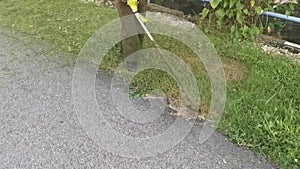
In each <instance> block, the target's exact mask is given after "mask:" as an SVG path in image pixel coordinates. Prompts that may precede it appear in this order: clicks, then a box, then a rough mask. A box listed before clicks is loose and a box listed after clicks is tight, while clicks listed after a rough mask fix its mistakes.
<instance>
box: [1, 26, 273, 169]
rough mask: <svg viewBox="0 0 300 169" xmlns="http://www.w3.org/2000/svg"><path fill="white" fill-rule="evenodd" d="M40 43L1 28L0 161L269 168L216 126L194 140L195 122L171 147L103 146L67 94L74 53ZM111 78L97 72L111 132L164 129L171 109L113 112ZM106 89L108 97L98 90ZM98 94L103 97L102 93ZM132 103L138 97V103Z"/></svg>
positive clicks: (9, 164)
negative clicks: (144, 118)
mask: <svg viewBox="0 0 300 169" xmlns="http://www.w3.org/2000/svg"><path fill="white" fill-rule="evenodd" d="M51 51H52V48H51V47H50V46H48V45H46V44H43V43H38V42H35V41H33V40H31V39H28V38H25V37H23V36H20V35H17V34H16V33H12V32H10V31H7V30H3V29H2V30H0V79H1V80H0V168H1V169H11V168H20V169H27V168H28V169H33V168H43V169H46V168H59V169H62V168H100V169H102V168H104V169H106V168H120V169H123V168H124V169H126V168H128V169H135V168H140V169H146V168H151V169H152V168H164V169H165V168H191V169H198V168H201V169H202V168H203V169H219V168H220V169H221V168H222V169H271V168H275V167H274V166H272V165H270V164H269V163H268V162H266V160H264V159H263V158H261V157H259V156H257V155H255V154H254V153H253V152H251V151H249V150H245V149H243V148H240V147H237V146H235V145H234V144H232V143H230V142H228V141H227V139H226V137H225V136H223V135H222V134H221V133H217V132H215V133H214V134H213V135H212V136H211V137H210V138H209V139H208V141H207V142H205V143H203V144H201V143H200V142H199V139H198V138H199V134H200V133H199V131H200V130H201V126H197V125H196V126H194V127H193V128H192V130H191V131H190V132H189V134H188V135H187V136H186V137H185V139H184V140H183V141H182V142H180V143H179V144H177V145H176V146H174V147H173V148H172V149H171V150H169V151H167V152H165V153H163V154H160V155H157V156H153V157H147V158H128V157H122V156H119V155H115V154H113V153H110V152H108V151H107V150H105V149H104V148H103V147H102V146H101V145H99V144H97V141H95V140H94V139H92V138H91V137H89V136H88V134H87V133H86V131H85V130H84V128H83V127H82V125H81V124H80V122H79V119H78V116H77V114H76V111H75V110H74V103H73V101H72V74H73V69H74V65H75V61H74V60H67V59H66V58H68V57H65V55H64V54H57V53H56V54H51V53H52V52H51ZM109 87H110V77H109V76H107V75H106V74H104V73H103V72H99V74H98V76H97V78H96V96H97V98H101V100H100V99H98V100H97V101H98V103H99V104H101V105H106V106H105V107H102V109H101V111H105V110H109V111H107V112H102V113H104V114H106V115H107V118H108V119H109V120H108V122H109V123H111V124H112V126H113V127H114V129H115V130H116V131H119V132H121V133H123V134H124V133H125V134H127V135H129V136H133V137H134V136H147V135H148V136H149V135H150V136H151V135H155V134H157V133H159V132H161V131H162V130H165V129H166V128H167V127H168V126H169V125H170V124H172V122H174V118H175V117H174V116H171V115H168V114H163V115H161V116H160V118H159V120H160V121H161V122H160V123H159V122H158V121H156V123H154V124H152V125H148V126H147V127H145V126H143V127H141V126H139V125H136V124H134V123H131V122H128V121H126V120H124V119H122V118H121V116H119V115H118V114H117V111H116V110H114V109H113V107H112V105H110V104H109V103H110V102H111V101H110V99H111V98H110V96H109V93H110V91H109ZM101 96H107V97H101ZM103 98H104V100H103ZM137 103H138V102H137Z"/></svg>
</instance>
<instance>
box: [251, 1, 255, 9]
mask: <svg viewBox="0 0 300 169" xmlns="http://www.w3.org/2000/svg"><path fill="white" fill-rule="evenodd" d="M250 5H251V8H253V7H254V5H255V0H251V1H250Z"/></svg>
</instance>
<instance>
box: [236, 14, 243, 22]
mask: <svg viewBox="0 0 300 169" xmlns="http://www.w3.org/2000/svg"><path fill="white" fill-rule="evenodd" d="M236 20H237V21H238V23H240V24H243V22H244V17H243V15H242V13H241V12H238V13H237V14H236Z"/></svg>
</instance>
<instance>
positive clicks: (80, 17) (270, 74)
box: [0, 0, 300, 169]
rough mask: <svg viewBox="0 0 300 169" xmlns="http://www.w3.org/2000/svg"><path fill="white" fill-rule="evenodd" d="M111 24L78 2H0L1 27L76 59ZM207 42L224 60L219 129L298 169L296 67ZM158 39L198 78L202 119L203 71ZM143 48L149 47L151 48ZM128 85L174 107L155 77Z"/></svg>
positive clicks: (167, 84) (172, 87) (99, 10)
mask: <svg viewBox="0 0 300 169" xmlns="http://www.w3.org/2000/svg"><path fill="white" fill-rule="evenodd" d="M115 18H117V12H116V10H114V9H107V8H103V7H97V6H95V5H93V4H83V3H80V1H79V0H0V26H1V27H6V28H9V29H12V30H16V31H19V32H21V33H24V34H25V35H28V36H30V37H34V38H36V39H38V40H43V41H45V42H47V43H49V44H51V45H53V46H54V47H55V48H56V49H57V50H61V51H64V52H68V53H69V54H71V55H72V56H73V57H74V59H75V58H76V57H77V55H78V53H79V52H80V49H81V48H82V47H83V45H84V44H85V42H86V41H87V39H88V38H89V37H90V36H91V35H93V33H94V32H95V31H97V30H98V29H99V28H100V27H101V26H102V25H104V24H106V23H108V22H110V21H111V20H112V19H115ZM208 37H209V38H210V39H211V41H212V42H213V44H214V45H215V47H216V50H217V52H218V53H219V55H220V57H221V59H222V60H223V63H224V67H225V71H226V76H227V81H228V83H227V101H226V111H225V114H224V117H223V119H222V121H221V123H220V125H219V130H220V131H221V132H223V133H225V134H226V135H228V136H229V138H230V139H231V140H232V141H233V142H235V143H237V144H238V145H241V146H245V147H249V148H251V149H252V150H254V151H255V152H259V153H263V154H265V155H266V156H267V157H268V158H269V159H270V160H272V161H274V162H276V163H277V164H278V165H279V166H280V167H281V168H283V169H299V168H300V148H299V147H300V125H299V124H300V66H299V64H296V63H293V62H291V61H289V60H288V59H286V58H283V57H280V56H272V55H268V54H266V53H264V52H262V51H261V50H260V49H259V48H257V47H255V46H254V45H253V43H251V42H239V43H232V42H231V41H230V40H229V38H228V36H227V35H224V34H220V33H211V34H209V35H208ZM157 38H158V40H159V42H161V44H160V45H161V46H162V47H163V48H165V49H167V50H169V51H171V52H174V53H176V54H177V55H179V56H181V57H182V58H183V60H184V61H185V62H187V64H188V65H189V66H190V68H191V69H192V71H193V72H194V73H195V72H197V73H196V74H195V76H196V79H197V83H198V84H199V85H200V86H202V87H201V89H200V90H201V91H200V92H201V93H204V94H203V95H201V100H202V101H201V106H202V107H201V113H205V112H206V111H207V107H208V106H209V105H208V104H207V103H209V100H210V96H209V95H210V93H209V92H205V91H209V90H208V89H209V87H210V86H209V82H208V80H207V79H206V78H205V77H206V71H205V70H203V66H202V65H201V63H200V62H199V61H195V59H194V58H196V57H195V56H193V54H192V52H190V51H189V50H188V49H185V48H186V47H180V48H178V46H182V45H181V44H180V43H179V42H176V41H173V40H172V39H168V38H166V37H157ZM147 45H149V46H150V44H149V41H148V42H146V46H147ZM183 49H184V50H183ZM117 51H118V46H116V47H115V48H114V49H113V50H112V51H111V52H110V53H109V54H108V56H107V57H106V61H107V62H106V64H104V65H103V66H104V67H106V68H109V69H113V67H115V66H116V64H117V63H118V62H119V61H120V59H121V56H120V55H118V54H117V53H118V52H117ZM112 56H114V57H112ZM116 56H117V57H116ZM157 77H159V78H157ZM203 77H204V78H203ZM151 79H152V80H151ZM153 79H155V80H153ZM156 79H163V80H156ZM149 80H151V83H150V82H149ZM133 85H136V86H143V91H140V90H138V91H136V94H139V93H145V92H148V91H151V90H152V89H154V88H156V87H158V86H159V87H160V88H161V89H162V90H164V91H166V92H167V94H168V95H170V96H172V97H173V98H174V100H176V98H178V88H177V87H176V83H175V82H174V81H173V80H172V79H171V78H170V77H169V76H168V75H166V74H164V73H163V72H159V71H157V70H149V71H145V72H143V73H142V74H139V75H138V76H137V77H136V78H135V81H134V83H133Z"/></svg>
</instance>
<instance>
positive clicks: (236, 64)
mask: <svg viewBox="0 0 300 169" xmlns="http://www.w3.org/2000/svg"><path fill="white" fill-rule="evenodd" d="M223 67H224V70H225V73H226V81H227V83H235V82H240V81H243V80H246V79H247V74H248V68H247V67H246V65H244V64H243V63H242V62H241V61H238V60H234V59H225V60H223Z"/></svg>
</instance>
